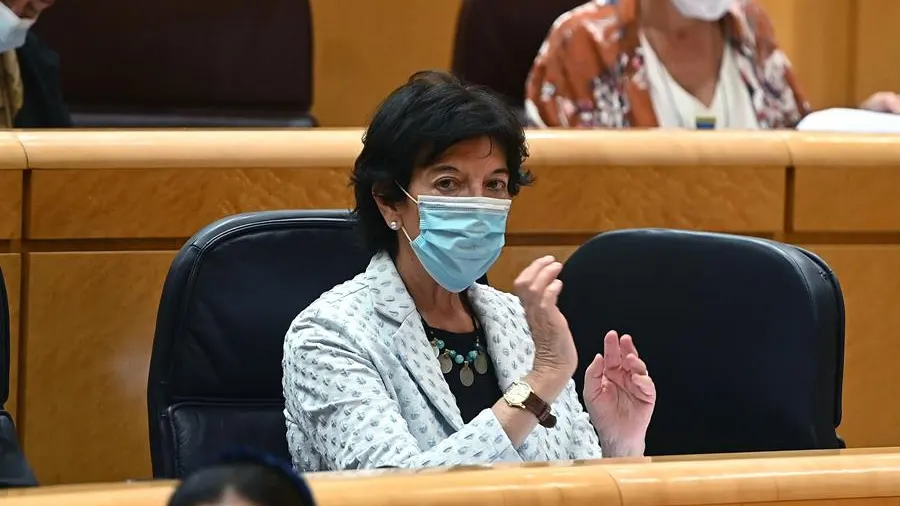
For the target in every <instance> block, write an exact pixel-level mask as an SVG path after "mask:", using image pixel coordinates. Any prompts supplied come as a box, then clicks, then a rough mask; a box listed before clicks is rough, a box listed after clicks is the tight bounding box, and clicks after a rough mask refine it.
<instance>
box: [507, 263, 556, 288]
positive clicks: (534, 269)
mask: <svg viewBox="0 0 900 506" xmlns="http://www.w3.org/2000/svg"><path fill="white" fill-rule="evenodd" d="M555 261H556V259H555V258H553V257H552V256H545V257H541V258H538V259H537V260H535V261H534V262H531V264H529V265H528V267H526V268H525V270H523V271H522V272H521V273H519V275H518V276H517V277H516V280H515V281H513V287H514V288H515V289H516V293H522V292H524V291H525V290H528V289H529V287H531V284H532V283H533V282H534V278H535V277H536V276H537V274H538V273H539V272H540V271H542V270H543V269H544V267H547V266H548V265H550V264H552V263H553V262H555Z"/></svg>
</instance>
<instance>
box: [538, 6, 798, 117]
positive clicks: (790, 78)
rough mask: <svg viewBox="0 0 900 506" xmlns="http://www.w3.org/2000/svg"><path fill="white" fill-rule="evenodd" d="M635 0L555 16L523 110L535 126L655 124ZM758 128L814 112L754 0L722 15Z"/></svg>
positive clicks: (539, 54) (765, 17) (768, 21)
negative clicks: (556, 17) (724, 16)
mask: <svg viewBox="0 0 900 506" xmlns="http://www.w3.org/2000/svg"><path fill="white" fill-rule="evenodd" d="M639 3H640V0H593V1H591V2H588V3H586V4H584V5H582V6H580V7H577V8H575V9H573V10H571V11H569V12H567V13H566V14H563V15H562V16H560V18H559V19H557V20H556V22H555V23H554V24H553V28H551V29H550V33H549V35H548V36H547V38H546V40H545V41H544V44H543V45H542V46H541V49H540V51H539V52H538V55H537V58H536V59H535V62H534V66H533V67H532V69H531V73H530V74H529V76H528V81H527V84H526V91H525V93H526V101H525V110H526V116H527V118H528V122H529V124H531V125H532V126H538V127H580V128H627V127H638V128H654V127H658V126H659V123H658V121H657V118H656V113H655V112H654V110H653V104H652V102H651V99H650V92H649V88H648V87H649V85H648V80H647V70H646V68H645V65H644V55H643V50H642V48H641V44H640V33H639V27H638V19H639V12H638V9H639ZM723 22H724V23H725V29H726V34H727V40H728V42H729V43H730V44H731V45H732V47H733V48H735V50H736V54H737V55H738V68H739V71H740V74H741V79H742V80H743V82H744V84H745V85H746V87H747V93H749V94H750V99H751V102H752V104H753V109H754V110H755V112H756V117H757V121H758V123H759V127H760V128H761V129H773V128H793V127H794V126H795V125H796V124H797V123H798V122H799V121H800V120H801V119H802V118H803V117H804V116H805V115H807V114H809V113H810V112H811V108H810V105H809V103H807V101H806V99H805V98H804V97H803V94H802V93H801V91H800V89H799V87H798V85H797V78H796V76H795V75H794V71H793V69H792V67H791V63H790V61H789V60H788V58H787V56H786V55H785V54H784V52H783V51H781V49H780V48H779V47H778V45H777V44H776V41H775V34H774V30H773V27H772V23H771V21H770V20H769V18H768V16H767V15H766V14H765V12H764V11H763V9H762V7H760V5H759V4H758V3H757V2H756V0H735V2H734V5H732V7H731V10H730V12H729V14H728V15H727V16H726V18H725V19H724V21H723Z"/></svg>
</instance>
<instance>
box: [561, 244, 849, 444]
mask: <svg viewBox="0 0 900 506" xmlns="http://www.w3.org/2000/svg"><path fill="white" fill-rule="evenodd" d="M560 279H561V280H562V281H563V286H564V288H563V292H562V294H561V296H560V299H559V307H560V310H561V311H562V312H563V314H564V315H565V316H566V318H567V319H568V321H569V326H570V328H571V329H572V334H573V336H574V338H575V343H576V348H577V349H578V355H579V367H578V370H577V372H576V373H575V381H576V384H577V385H578V388H579V392H580V391H581V389H582V388H583V386H584V372H585V369H586V368H587V366H588V365H589V364H590V362H591V360H592V359H593V357H594V356H595V355H596V354H597V353H602V348H603V343H602V341H603V336H604V334H605V333H606V332H607V331H608V330H617V331H619V332H621V333H629V334H631V335H632V336H633V338H634V341H635V344H636V345H637V348H638V352H639V354H640V355H641V358H643V359H644V360H645V361H646V363H647V365H648V367H649V368H650V373H651V375H652V376H653V378H654V380H655V382H656V385H657V391H658V400H657V406H656V410H655V412H654V415H653V420H652V422H651V424H650V428H649V431H648V434H647V454H648V455H679V454H699V453H728V452H755V451H778V450H806V449H826V448H838V447H840V446H841V445H842V443H841V442H840V440H839V438H838V436H837V434H836V432H835V428H836V427H837V426H838V425H839V424H840V421H841V385H842V380H843V355H844V303H843V298H842V295H841V289H840V285H839V284H838V281H837V278H836V277H835V275H834V273H832V271H831V270H830V269H829V268H828V266H827V265H826V264H825V263H824V262H823V261H822V260H821V259H819V258H818V257H816V256H815V255H813V254H812V253H809V252H807V251H804V250H802V249H800V248H796V247H794V246H790V245H786V244H780V243H776V242H772V241H767V240H763V239H756V238H750V237H739V236H731V235H725V234H713V233H700V232H686V231H677V230H653V229H648V230H623V231H617V232H609V233H605V234H601V235H599V236H597V237H595V238H593V239H592V240H590V241H588V242H587V243H585V244H584V245H583V246H581V247H580V248H579V249H578V250H577V251H576V252H575V253H574V254H573V255H572V256H571V258H570V259H569V260H568V261H567V262H566V264H565V267H564V268H563V272H562V273H561V275H560Z"/></svg>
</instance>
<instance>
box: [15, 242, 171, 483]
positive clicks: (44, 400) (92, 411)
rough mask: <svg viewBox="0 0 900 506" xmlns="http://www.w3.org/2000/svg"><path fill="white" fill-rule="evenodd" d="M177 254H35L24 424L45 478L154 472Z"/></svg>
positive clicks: (66, 479) (31, 454)
mask: <svg viewBox="0 0 900 506" xmlns="http://www.w3.org/2000/svg"><path fill="white" fill-rule="evenodd" d="M173 257H174V252H168V251H146V252H86V253H30V254H29V259H30V268H29V273H28V276H29V288H30V290H29V293H28V295H27V297H28V305H29V306H28V307H29V311H28V315H27V319H26V325H27V326H28V334H27V336H28V342H27V348H26V355H25V361H26V367H25V370H24V372H25V377H24V379H23V380H22V381H24V382H25V388H24V398H23V399H22V400H21V402H22V403H23V404H24V406H25V411H24V413H20V426H21V427H22V431H23V438H24V448H25V452H26V453H27V454H28V457H29V459H30V461H31V464H32V465H33V466H34V469H35V472H36V473H37V475H38V478H39V480H40V482H41V483H42V484H55V483H85V482H97V481H114V480H123V479H128V478H149V477H150V476H151V470H150V455H149V443H148V435H147V400H146V396H147V390H146V388H147V371H148V367H149V360H150V349H151V345H152V342H153V331H154V328H155V323H156V310H157V307H158V304H159V296H160V292H161V290H162V284H163V280H164V279H165V275H166V273H167V271H168V268H169V265H170V263H171V261H172V259H173ZM22 415H24V416H22Z"/></svg>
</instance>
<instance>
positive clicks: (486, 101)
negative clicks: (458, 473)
mask: <svg viewBox="0 0 900 506" xmlns="http://www.w3.org/2000/svg"><path fill="white" fill-rule="evenodd" d="M526 157H527V150H526V146H525V135H524V132H523V130H522V128H521V126H520V123H519V122H518V120H517V119H516V116H515V114H514V113H513V112H512V111H511V110H510V109H509V108H508V107H507V106H506V105H505V104H504V102H503V100H502V99H501V98H499V97H497V96H495V95H493V94H492V93H490V92H488V91H486V90H484V89H481V88H477V87H471V86H467V85H465V84H463V83H461V82H459V81H458V80H456V79H455V78H453V77H450V76H448V75H445V74H440V73H419V74H416V75H414V76H413V77H412V78H411V79H410V81H409V82H408V83H407V84H406V85H404V86H402V87H400V88H399V89H397V90H396V91H394V93H392V94H391V95H390V96H389V97H388V98H387V100H386V101H385V102H384V103H383V104H382V106H381V108H380V109H379V110H378V111H377V112H376V113H375V116H374V117H373V119H372V122H371V124H370V125H369V128H368V130H367V132H366V135H365V138H364V146H363V149H362V152H361V153H360V155H359V158H357V160H356V164H355V168H354V171H353V177H352V184H353V187H354V190H355V194H356V211H355V212H356V216H357V217H358V220H359V225H360V227H361V229H362V232H363V233H364V237H365V240H366V243H367V245H368V247H369V248H370V250H371V251H372V253H373V255H374V256H373V257H372V260H371V263H370V264H369V267H368V268H367V269H366V271H365V272H364V273H362V274H360V275H359V276H357V277H355V278H354V279H352V280H350V281H348V282H346V283H344V284H342V285H339V286H337V287H335V288H334V289H332V290H331V291H329V292H326V293H325V294H324V295H322V296H321V298H320V299H319V300H317V301H316V302H314V303H313V304H312V305H310V306H309V307H308V308H306V309H305V310H304V311H303V312H302V313H300V315H299V316H298V317H297V318H296V319H295V320H294V322H293V324H292V325H291V327H290V329H289V330H288V332H287V337H286V340H285V344H284V361H283V366H284V379H283V384H284V396H285V401H286V409H285V414H286V417H287V434H288V443H289V448H290V451H291V454H292V455H293V460H294V465H295V467H296V468H297V469H298V470H302V471H319V470H332V469H360V468H378V467H430V466H448V465H472V464H490V463H494V462H523V461H545V460H554V459H581V458H598V457H600V456H601V447H602V453H603V455H604V456H608V457H617V456H632V455H641V454H642V453H643V450H644V437H645V434H646V430H647V425H648V423H649V421H650V415H651V413H652V411H653V406H654V403H655V399H656V390H655V387H654V385H653V382H652V380H651V379H650V377H649V376H648V375H647V367H646V365H645V364H644V363H643V361H642V360H641V359H640V358H639V357H638V353H637V350H636V349H635V347H634V343H633V341H632V339H631V337H630V336H627V335H625V336H621V337H620V336H618V335H617V334H616V333H615V332H609V333H608V334H607V335H606V336H605V343H604V344H605V348H604V349H605V352H604V355H603V356H600V355H598V356H597V357H596V359H595V360H594V362H593V364H592V365H591V367H590V368H589V369H588V371H587V378H586V382H585V385H586V386H585V391H584V392H578V393H576V392H575V391H574V384H573V382H572V381H571V378H572V374H573V373H574V371H575V367H576V364H577V356H576V352H575V347H574V344H573V341H572V335H571V334H570V332H569V328H568V325H567V323H566V320H565V318H564V317H563V316H562V314H561V313H560V312H559V310H558V309H557V307H556V298H557V295H558V294H559V292H560V290H561V289H562V286H561V283H560V282H559V281H558V280H557V279H556V276H557V275H558V274H559V272H560V269H561V265H560V263H559V262H556V261H555V260H554V259H553V258H551V257H545V258H541V259H538V260H536V261H535V262H534V263H532V264H531V265H530V266H529V267H528V268H526V269H525V270H524V271H523V272H522V273H521V274H520V275H519V277H518V279H517V280H516V282H515V286H516V290H517V296H518V297H516V296H513V295H509V294H506V293H503V292H500V291H497V290H495V289H493V288H490V287H488V286H485V285H481V284H477V283H476V282H475V281H476V280H477V279H479V278H481V277H482V276H483V275H484V274H485V273H486V272H487V271H488V269H489V268H490V266H491V264H492V263H493V262H494V261H495V260H496V259H497V257H498V256H499V255H500V250H501V248H502V247H503V244H504V234H505V229H506V219H507V213H508V212H509V209H510V204H511V201H512V199H513V198H514V197H515V196H516V195H517V194H518V192H519V190H520V189H521V188H522V187H523V186H525V185H527V184H529V183H530V182H531V177H530V175H529V173H528V172H527V171H526V170H525V169H523V167H522V162H523V161H524V160H525V158H526ZM600 337H601V336H598V338H600ZM579 394H583V395H584V400H585V404H586V405H587V407H588V410H587V411H588V412H587V413H584V412H583V410H582V407H581V404H580V403H579V399H578V395H579ZM597 434H599V435H600V437H599V442H598V437H597Z"/></svg>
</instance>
